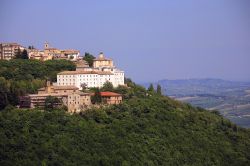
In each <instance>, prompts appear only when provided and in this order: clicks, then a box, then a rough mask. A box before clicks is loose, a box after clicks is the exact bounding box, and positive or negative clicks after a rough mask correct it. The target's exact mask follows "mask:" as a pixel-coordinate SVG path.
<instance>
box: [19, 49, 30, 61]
mask: <svg viewBox="0 0 250 166" xmlns="http://www.w3.org/2000/svg"><path fill="white" fill-rule="evenodd" d="M21 59H29V55H28V52H27V50H25V49H24V50H23V52H22V55H21Z"/></svg>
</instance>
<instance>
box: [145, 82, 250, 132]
mask: <svg viewBox="0 0 250 166" xmlns="http://www.w3.org/2000/svg"><path fill="white" fill-rule="evenodd" d="M156 84H160V85H161V86H162V89H163V92H164V94H166V95H168V96H171V97H172V98H175V99H177V100H180V101H183V102H187V103H190V104H192V105H194V106H199V107H203V108H206V109H209V110H213V109H216V110H219V111H220V113H221V114H222V115H223V116H225V117H226V118H228V119H230V120H232V121H233V122H234V123H236V124H238V125H240V126H242V127H248V128H249V127H250V83H249V82H236V81H225V80H220V79H187V80H185V79H184V80H161V81H158V82H157V83H155V85H156ZM148 85H149V84H144V86H146V87H147V86H148Z"/></svg>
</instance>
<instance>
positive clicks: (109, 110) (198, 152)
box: [0, 80, 250, 166]
mask: <svg viewBox="0 0 250 166" xmlns="http://www.w3.org/2000/svg"><path fill="white" fill-rule="evenodd" d="M127 83H128V86H129V87H128V88H125V87H120V88H117V89H114V91H116V92H119V93H122V94H123V95H124V98H125V100H124V102H123V104H120V105H116V106H110V107H105V108H99V109H93V110H88V111H86V112H84V113H81V114H79V115H78V114H74V115H70V114H68V113H65V112H63V111H60V110H53V111H50V112H46V111H40V110H18V109H14V108H11V107H9V106H8V107H6V108H5V110H3V111H2V112H0V165H1V166H4V165H25V166H28V165H108V166H109V165H225V166H228V165H237V166H239V165H249V164H250V153H249V150H250V131H249V130H248V129H243V128H240V127H238V126H236V125H234V124H232V123H231V122H230V121H229V120H227V119H225V118H223V117H222V116H220V115H218V112H208V111H206V110H203V109H200V108H195V107H192V106H190V105H188V104H182V103H180V102H177V101H175V100H173V99H170V98H168V97H164V96H161V95H160V94H157V93H156V92H154V91H151V90H150V91H148V90H146V89H144V88H143V87H141V86H138V85H135V84H134V83H132V82H131V81H130V80H127Z"/></svg>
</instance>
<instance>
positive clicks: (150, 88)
mask: <svg viewBox="0 0 250 166" xmlns="http://www.w3.org/2000/svg"><path fill="white" fill-rule="evenodd" d="M148 91H149V92H154V91H155V89H154V86H153V84H150V85H149V87H148Z"/></svg>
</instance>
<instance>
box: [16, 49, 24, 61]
mask: <svg viewBox="0 0 250 166" xmlns="http://www.w3.org/2000/svg"><path fill="white" fill-rule="evenodd" d="M15 59H22V51H21V50H20V48H18V50H17V52H16V54H15Z"/></svg>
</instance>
